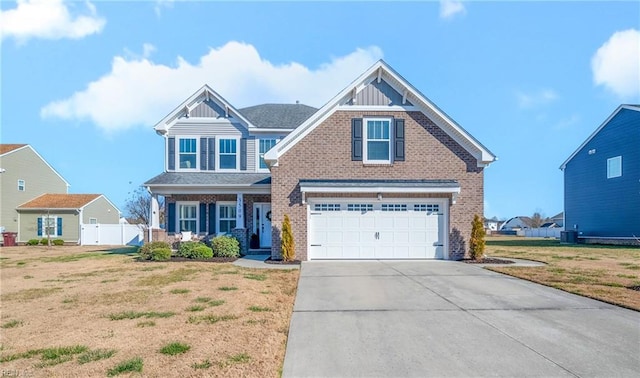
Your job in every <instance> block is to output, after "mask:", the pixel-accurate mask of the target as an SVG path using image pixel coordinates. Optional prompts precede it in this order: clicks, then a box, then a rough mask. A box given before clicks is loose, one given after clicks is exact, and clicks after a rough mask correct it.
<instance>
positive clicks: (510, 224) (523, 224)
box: [500, 216, 531, 231]
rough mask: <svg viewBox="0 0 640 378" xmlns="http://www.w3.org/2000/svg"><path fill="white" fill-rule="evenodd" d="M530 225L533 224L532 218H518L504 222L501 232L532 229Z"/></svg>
mask: <svg viewBox="0 0 640 378" xmlns="http://www.w3.org/2000/svg"><path fill="white" fill-rule="evenodd" d="M530 224H531V218H529V217H523V216H517V217H513V218H510V219H509V220H507V221H506V222H504V223H503V224H502V226H500V230H503V231H518V230H523V229H525V228H530V227H529V225H530Z"/></svg>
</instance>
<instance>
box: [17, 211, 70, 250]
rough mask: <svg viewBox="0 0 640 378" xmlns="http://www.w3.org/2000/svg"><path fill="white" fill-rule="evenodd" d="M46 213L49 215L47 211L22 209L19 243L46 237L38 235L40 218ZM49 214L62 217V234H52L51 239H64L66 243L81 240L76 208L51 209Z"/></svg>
mask: <svg viewBox="0 0 640 378" xmlns="http://www.w3.org/2000/svg"><path fill="white" fill-rule="evenodd" d="M44 215H47V212H46V211H26V210H22V211H21V212H20V231H19V232H18V239H17V241H18V242H19V243H26V242H27V241H29V240H30V239H41V238H43V237H44V236H38V218H40V217H42V216H44ZM49 216H52V217H61V218H62V235H61V236H51V239H62V240H64V241H65V242H66V243H77V242H78V240H80V224H79V217H78V213H77V212H76V211H75V210H64V211H63V210H51V211H49Z"/></svg>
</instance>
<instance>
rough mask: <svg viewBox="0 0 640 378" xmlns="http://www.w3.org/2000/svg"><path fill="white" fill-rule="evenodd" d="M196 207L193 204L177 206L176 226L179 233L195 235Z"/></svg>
mask: <svg viewBox="0 0 640 378" xmlns="http://www.w3.org/2000/svg"><path fill="white" fill-rule="evenodd" d="M197 224H198V206H197V205H195V204H193V205H192V204H185V205H179V206H178V225H179V227H180V231H181V232H182V231H191V232H193V233H197V232H198V230H197V228H196V225H197Z"/></svg>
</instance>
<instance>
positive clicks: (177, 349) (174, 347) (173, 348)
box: [160, 342, 191, 356]
mask: <svg viewBox="0 0 640 378" xmlns="http://www.w3.org/2000/svg"><path fill="white" fill-rule="evenodd" d="M189 349H191V347H190V346H189V345H187V344H182V343H178V342H175V343H171V344H167V345H165V346H163V347H162V348H161V349H160V353H162V354H166V355H169V356H175V355H176V354H182V353H186V352H187V351H188V350H189Z"/></svg>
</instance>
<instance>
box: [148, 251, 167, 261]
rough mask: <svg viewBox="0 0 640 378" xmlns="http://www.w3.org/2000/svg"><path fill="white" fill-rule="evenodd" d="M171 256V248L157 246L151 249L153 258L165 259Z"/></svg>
mask: <svg viewBox="0 0 640 378" xmlns="http://www.w3.org/2000/svg"><path fill="white" fill-rule="evenodd" d="M170 258H171V248H156V249H152V250H151V260H154V261H165V260H169V259H170Z"/></svg>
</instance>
